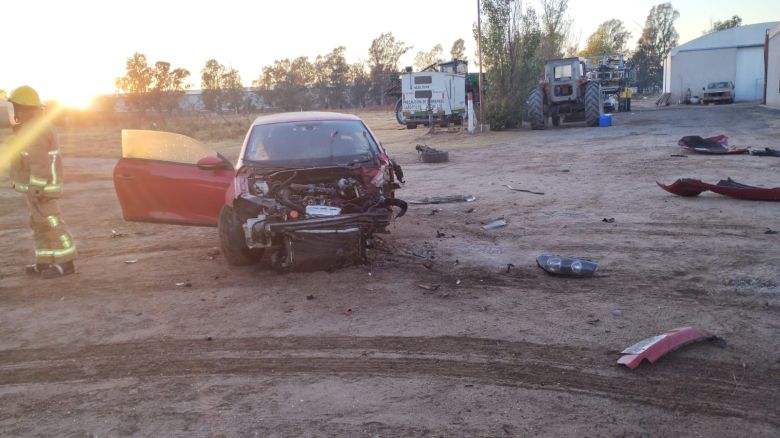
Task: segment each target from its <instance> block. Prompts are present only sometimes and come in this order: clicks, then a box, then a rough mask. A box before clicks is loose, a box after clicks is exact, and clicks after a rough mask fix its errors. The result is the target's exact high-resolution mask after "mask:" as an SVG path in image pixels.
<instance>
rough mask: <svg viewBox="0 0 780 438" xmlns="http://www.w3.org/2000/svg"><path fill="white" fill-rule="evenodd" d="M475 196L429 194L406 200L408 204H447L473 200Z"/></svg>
mask: <svg viewBox="0 0 780 438" xmlns="http://www.w3.org/2000/svg"><path fill="white" fill-rule="evenodd" d="M476 200H477V198H476V197H474V196H471V195H448V196H431V197H426V198H422V199H417V200H412V201H408V203H409V204H449V203H453V202H474V201H476Z"/></svg>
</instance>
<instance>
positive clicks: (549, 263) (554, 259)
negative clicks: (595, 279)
mask: <svg viewBox="0 0 780 438" xmlns="http://www.w3.org/2000/svg"><path fill="white" fill-rule="evenodd" d="M536 264H537V265H539V267H540V268H542V269H544V270H545V271H546V272H549V273H550V274H553V275H566V276H570V277H588V276H591V275H593V274H594V273H595V272H596V270H597V269H598V268H599V265H598V263H596V262H594V261H591V260H585V259H578V258H574V257H559V256H553V255H540V256H539V257H537V258H536Z"/></svg>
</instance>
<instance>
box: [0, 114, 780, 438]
mask: <svg viewBox="0 0 780 438" xmlns="http://www.w3.org/2000/svg"><path fill="white" fill-rule="evenodd" d="M635 107H636V111H634V112H632V113H621V114H616V115H615V116H614V124H615V126H613V127H610V128H586V127H584V125H583V124H567V125H564V126H563V127H561V128H557V129H549V130H547V131H543V132H539V131H530V130H528V129H527V128H526V129H523V130H517V131H509V132H491V133H486V134H482V135H478V136H471V135H468V134H465V133H462V132H447V131H445V130H438V131H436V132H435V133H433V134H430V133H428V132H427V130H426V129H417V130H409V131H407V130H404V129H401V127H400V126H399V125H397V124H396V123H395V121H394V119H393V116H392V114H391V113H389V112H366V113H363V114H361V115H362V116H364V118H365V120H366V122H367V123H368V124H369V126H371V127H372V128H373V129H374V130H375V132H376V133H377V135H378V136H379V138H380V139H381V141H382V142H383V144H384V145H385V147H387V148H388V149H389V151H391V153H393V154H394V156H395V158H396V159H397V160H398V161H399V163H400V164H401V165H402V166H403V167H404V170H405V172H406V175H407V183H406V185H405V187H404V188H403V189H402V190H400V191H399V192H398V195H399V197H401V198H403V199H407V200H410V199H417V198H422V197H425V196H431V195H451V194H465V195H474V196H476V198H477V199H476V201H475V202H473V203H469V204H442V205H414V206H411V208H410V211H409V213H408V214H407V216H406V217H403V218H401V219H399V220H398V221H397V222H396V223H395V224H394V225H393V226H392V233H391V234H389V235H386V236H383V244H382V245H381V248H380V249H379V250H375V251H372V252H371V254H370V257H371V263H370V264H369V265H365V266H355V267H351V268H347V269H343V270H340V271H336V272H333V273H327V272H318V273H307V274H303V273H293V274H287V275H277V274H275V273H273V272H271V271H269V270H267V269H263V268H262V267H253V268H234V267H229V266H227V264H226V263H225V261H224V260H223V259H222V258H221V256H219V255H218V254H217V255H215V253H214V248H215V247H216V246H217V234H216V230H215V229H211V228H189V227H178V226H167V225H155V224H143V223H128V222H125V221H123V219H122V216H121V211H120V209H119V205H118V203H117V200H116V197H115V194H114V191H113V184H112V180H111V172H112V168H113V165H114V163H115V162H116V158H111V157H118V155H119V135H118V133H116V132H108V133H106V132H93V131H87V132H64V133H63V139H64V146H63V149H64V157H65V163H66V190H67V194H66V196H65V197H64V199H63V201H62V208H63V211H64V217H65V219H66V221H67V222H68V224H69V225H70V227H71V229H72V231H73V234H74V236H75V240H76V243H77V245H78V248H79V251H80V259H79V262H78V268H79V272H78V274H77V275H75V276H71V277H69V278H64V279H62V280H59V281H54V282H46V281H44V280H35V279H29V278H26V277H25V276H24V275H23V274H22V273H21V265H22V264H23V263H26V262H28V261H29V257H30V248H31V233H30V232H29V231H28V229H27V228H26V226H27V220H26V212H25V205H24V202H23V199H22V198H21V197H20V196H17V195H16V194H14V193H13V192H12V191H10V190H3V191H2V192H0V239H2V248H3V250H2V252H0V272H2V279H0V314H1V315H2V317H0V406H2V409H0V435H4V436H124V435H135V436H231V437H233V436H370V437H379V436H382V437H388V436H390V437H395V436H464V437H472V436H584V437H588V436H589V437H602V436H627V437H640V436H642V437H645V436H651V437H663V436H691V437H696V436H702V437H710V436H735V437H736V436H754V437H759V436H767V437H769V436H775V437H776V436H778V433H779V432H778V430H779V428H780V377H778V376H780V340H778V332H779V331H780V235H776V234H766V233H765V231H767V229H772V230H780V205H778V204H777V203H770V202H763V203H762V202H750V201H740V200H734V199H729V198H726V197H722V196H719V195H715V194H712V193H705V194H702V195H701V196H699V197H698V198H680V197H675V196H673V195H671V194H669V193H666V192H664V191H662V190H660V189H659V188H658V187H657V186H656V184H655V181H660V182H664V183H671V182H673V181H674V180H675V179H677V178H681V177H694V178H701V179H703V180H705V181H708V182H716V181H717V180H718V179H721V178H724V179H725V178H726V177H732V178H734V179H736V180H737V181H740V182H743V183H747V184H754V185H762V186H767V187H774V186H780V159H778V158H771V157H752V156H712V157H710V156H702V155H688V154H686V153H684V152H682V150H681V149H680V148H679V147H678V146H677V140H678V139H679V138H680V137H682V136H683V135H714V134H720V133H724V134H726V135H728V136H729V137H730V138H731V143H732V145H746V146H754V147H765V146H769V147H775V148H777V147H779V146H780V143H779V142H780V140H778V139H780V113H778V112H776V111H771V110H768V109H765V108H763V107H760V106H755V105H744V104H738V105H726V106H710V107H669V108H663V109H657V108H655V107H653V106H652V105H650V104H648V103H646V102H645V103H644V104H641V103H640V104H638V105H635ZM5 134H7V133H5ZM0 135H2V134H0ZM240 142H241V138H235V139H227V140H225V141H221V142H219V143H213V145H214V146H216V147H218V148H219V149H220V150H222V151H225V152H226V153H227V154H228V155H231V156H233V157H235V155H236V154H237V151H238V148H239V147H240ZM423 142H425V143H427V144H428V145H430V146H433V147H438V148H443V149H447V150H449V151H450V157H451V161H450V162H449V163H446V164H423V163H420V162H418V161H417V156H416V153H415V152H414V146H415V144H417V143H423ZM675 154H682V155H686V157H674V156H672V155H675ZM7 182H8V181H7V178H6V177H5V176H3V177H2V179H0V184H2V185H3V186H7ZM505 184H510V185H512V186H514V187H518V188H524V189H530V190H534V191H539V192H544V195H534V194H529V193H523V192H513V191H510V190H509V189H507V188H506V187H505V186H504V185H505ZM194 201H195V200H194V199H193V202H194ZM498 217H505V218H507V220H508V222H509V224H508V226H506V227H504V228H501V229H497V230H493V231H485V230H482V229H481V225H482V224H483V223H486V222H489V221H492V220H494V219H496V218H498ZM603 218H614V219H615V221H614V223H605V222H603V221H602V219H603ZM112 230H116V231H117V232H118V233H120V234H121V236H120V237H112ZM437 235H438V236H440V237H437ZM544 253H548V254H561V255H574V256H580V257H586V258H591V259H594V260H597V261H599V262H600V264H601V266H600V269H599V273H598V275H597V276H596V277H594V278H590V279H578V280H574V279H563V278H556V277H550V276H548V275H546V274H545V273H544V272H542V271H541V270H540V269H539V268H538V267H537V266H536V263H535V258H536V256H537V255H539V254H544ZM131 259H138V262H137V263H135V264H126V263H125V261H127V260H131ZM510 264H511V265H513V266H509V268H508V265H510ZM426 266H427V267H426ZM176 283H189V284H191V287H179V286H176ZM418 284H426V285H440V287H439V289H438V290H436V291H428V290H425V289H423V288H421V287H419V286H418ZM347 309H351V310H352V312H351V314H347V313H349V312H346V310H347ZM688 325H694V326H698V327H701V328H703V329H706V330H708V331H711V332H712V333H714V334H716V335H718V336H720V337H722V338H723V339H725V340H726V342H727V346H726V347H725V348H719V347H718V346H716V345H714V344H713V343H700V344H694V345H691V346H689V347H686V348H684V349H681V350H679V351H677V352H674V353H672V354H670V355H668V356H665V357H663V358H662V359H661V360H659V361H658V362H656V363H654V364H648V363H645V364H642V365H641V366H640V367H639V368H637V369H636V370H634V371H631V370H628V369H627V368H625V367H621V366H618V365H617V364H616V360H617V359H618V358H619V356H620V355H619V352H620V351H621V350H622V349H624V348H625V347H627V346H629V345H631V344H633V343H635V342H636V341H639V340H641V339H643V338H646V337H649V336H652V335H655V334H658V333H662V332H664V331H666V330H668V329H671V328H675V327H680V326H688Z"/></svg>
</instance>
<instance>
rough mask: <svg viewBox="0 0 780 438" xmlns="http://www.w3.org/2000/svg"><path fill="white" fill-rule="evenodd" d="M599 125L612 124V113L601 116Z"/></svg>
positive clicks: (603, 126)
mask: <svg viewBox="0 0 780 438" xmlns="http://www.w3.org/2000/svg"><path fill="white" fill-rule="evenodd" d="M599 126H600V127H602V128H606V127H607V126H612V114H604V115H603V116H601V117H599Z"/></svg>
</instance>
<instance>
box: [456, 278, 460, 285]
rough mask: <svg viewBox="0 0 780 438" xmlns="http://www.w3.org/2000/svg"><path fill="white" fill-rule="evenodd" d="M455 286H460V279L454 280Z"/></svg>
mask: <svg viewBox="0 0 780 438" xmlns="http://www.w3.org/2000/svg"><path fill="white" fill-rule="evenodd" d="M455 285H456V286H459V285H460V278H459V279H457V280H455Z"/></svg>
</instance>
